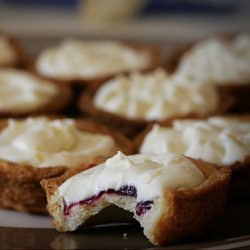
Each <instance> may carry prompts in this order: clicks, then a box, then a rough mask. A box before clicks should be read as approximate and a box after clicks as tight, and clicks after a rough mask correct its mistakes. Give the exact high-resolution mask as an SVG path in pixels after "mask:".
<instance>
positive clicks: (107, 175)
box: [59, 152, 205, 205]
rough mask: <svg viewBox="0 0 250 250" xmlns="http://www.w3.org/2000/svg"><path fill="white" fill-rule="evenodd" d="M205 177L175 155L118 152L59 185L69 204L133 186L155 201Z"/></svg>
mask: <svg viewBox="0 0 250 250" xmlns="http://www.w3.org/2000/svg"><path fill="white" fill-rule="evenodd" d="M204 180H205V177H204V175H203V173H202V172H201V171H200V170H199V169H198V168H197V167H196V166H195V165H194V163H192V162H191V161H190V160H189V159H187V158H185V157H183V156H181V155H176V154H164V155H151V154H147V155H130V156H125V155H124V154H122V153H121V152H118V153H117V154H116V155H115V156H113V157H111V158H109V159H108V160H107V161H106V162H105V163H102V164H99V165H97V166H96V167H94V168H91V169H88V170H86V171H83V172H82V173H79V174H77V175H75V176H73V177H71V178H69V179H68V180H66V181H65V182H64V183H63V184H61V186H59V193H60V195H61V196H63V197H64V200H65V202H66V204H67V205H69V204H71V203H74V202H79V201H81V200H84V199H87V198H89V197H92V196H94V195H98V194H99V193H100V192H101V191H106V190H108V189H113V190H119V189H120V188H121V187H123V186H134V187H135V188H136V190H137V197H136V199H137V201H147V200H154V199H155V198H157V197H159V196H162V195H163V193H164V192H165V190H166V189H178V188H182V187H186V188H191V187H195V186H198V185H200V184H201V183H202V182H203V181H204Z"/></svg>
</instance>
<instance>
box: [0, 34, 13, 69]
mask: <svg viewBox="0 0 250 250" xmlns="http://www.w3.org/2000/svg"><path fill="white" fill-rule="evenodd" d="M16 59H17V54H16V50H15V49H14V48H13V46H11V44H10V43H9V41H8V39H7V38H6V37H5V36H4V35H1V34H0V65H6V64H7V65H8V64H11V63H13V62H15V61H16Z"/></svg>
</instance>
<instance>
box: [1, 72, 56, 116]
mask: <svg viewBox="0 0 250 250" xmlns="http://www.w3.org/2000/svg"><path fill="white" fill-rule="evenodd" d="M57 94H58V88H57V87H56V86H55V85H54V84H52V83H49V82H46V81H43V80H40V79H39V78H37V77H36V76H34V75H33V74H31V73H28V72H25V71H21V70H16V69H0V112H1V111H14V112H15V113H22V112H27V111H33V110H36V108H39V107H41V106H44V105H46V104H47V103H49V102H50V101H51V100H52V99H53V98H54V97H55V96H56V95H57Z"/></svg>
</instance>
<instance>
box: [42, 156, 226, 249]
mask: <svg viewBox="0 0 250 250" xmlns="http://www.w3.org/2000/svg"><path fill="white" fill-rule="evenodd" d="M112 171H113V172H112ZM112 174H113V175H114V176H116V178H112V181H109V180H107V178H106V177H107V176H110V177H111V176H112ZM72 175H73V176H72ZM165 177H166V178H165ZM172 177H173V178H172ZM179 177H181V178H179ZM89 178H91V181H88V179H89ZM229 181H230V170H229V169H225V168H216V167H214V166H213V165H211V164H208V163H205V162H203V161H201V160H194V159H191V158H187V157H184V156H180V155H159V156H156V155H154V156H153V155H132V156H128V157H126V156H124V155H122V154H121V153H118V154H117V155H115V156H114V157H112V158H110V159H108V160H107V161H106V163H103V164H100V165H97V166H95V167H93V168H91V169H89V170H86V171H85V172H82V173H79V174H77V175H74V173H72V172H70V170H69V171H68V172H66V173H65V174H64V175H63V176H61V177H59V178H53V179H48V180H43V181H42V182H41V184H42V186H43V188H44V189H45V191H46V194H47V199H48V205H47V208H48V211H49V212H50V214H51V215H52V216H53V218H54V221H53V224H54V226H55V227H56V229H57V230H59V231H62V232H66V231H74V230H76V229H77V228H78V227H79V226H80V225H81V224H83V223H84V222H85V221H86V220H87V219H88V218H90V217H91V216H94V215H95V214H97V213H99V212H100V211H101V210H102V209H104V208H105V207H107V206H109V205H116V206H118V207H121V208H123V209H125V210H128V211H130V212H132V213H133V214H134V218H135V219H136V220H138V221H139V222H140V224H141V226H142V227H143V231H144V234H145V236H146V237H147V238H148V239H149V241H150V242H151V243H152V244H154V245H165V244H167V243H170V242H173V241H177V240H181V239H186V238H188V237H191V236H195V235H196V237H197V234H198V235H199V234H203V233H204V232H206V231H207V230H208V229H209V228H210V227H211V225H212V224H213V223H214V222H215V221H216V219H218V217H219V215H220V214H221V213H222V211H223V208H224V204H225V201H226V196H227V189H228V185H229ZM77 183H81V184H82V186H80V185H77ZM84 185H87V187H86V188H84Z"/></svg>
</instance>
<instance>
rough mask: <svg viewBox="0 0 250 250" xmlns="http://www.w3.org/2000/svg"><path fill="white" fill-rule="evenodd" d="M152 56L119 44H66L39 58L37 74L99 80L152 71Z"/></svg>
mask: <svg viewBox="0 0 250 250" xmlns="http://www.w3.org/2000/svg"><path fill="white" fill-rule="evenodd" d="M149 63H150V55H149V54H148V52H145V51H139V50H136V49H133V48H131V47H129V46H126V45H124V44H122V43H119V42H112V41H99V42H98V41H80V40H65V41H63V42H62V43H61V44H60V45H58V46H57V47H53V48H48V49H45V50H44V51H43V52H42V53H41V54H40V55H39V56H38V58H37V62H36V69H37V71H38V72H39V73H40V74H42V75H45V76H47V77H52V78H57V79H62V80H74V79H96V78H98V77H105V76H110V75H113V74H117V73H121V72H125V71H132V70H142V69H145V68H147V67H148V65H149Z"/></svg>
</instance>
